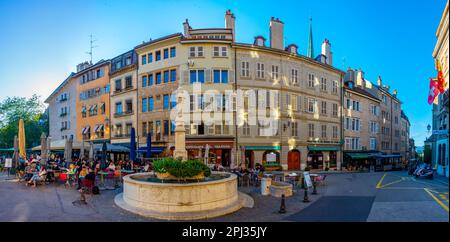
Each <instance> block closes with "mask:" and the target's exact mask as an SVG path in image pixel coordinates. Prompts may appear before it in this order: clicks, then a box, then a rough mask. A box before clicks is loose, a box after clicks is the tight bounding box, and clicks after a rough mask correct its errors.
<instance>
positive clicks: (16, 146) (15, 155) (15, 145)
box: [13, 135, 19, 167]
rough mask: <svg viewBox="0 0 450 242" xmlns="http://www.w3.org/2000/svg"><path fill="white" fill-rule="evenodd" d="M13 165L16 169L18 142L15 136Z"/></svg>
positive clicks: (17, 163) (17, 164)
mask: <svg viewBox="0 0 450 242" xmlns="http://www.w3.org/2000/svg"><path fill="white" fill-rule="evenodd" d="M13 157H14V164H15V166H16V167H18V166H19V140H18V139H17V135H14V155H13Z"/></svg>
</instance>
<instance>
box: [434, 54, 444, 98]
mask: <svg viewBox="0 0 450 242" xmlns="http://www.w3.org/2000/svg"><path fill="white" fill-rule="evenodd" d="M436 65H437V71H438V75H437V89H438V90H439V92H441V93H444V92H445V80H444V76H443V75H442V66H441V62H440V61H439V60H437V64H436Z"/></svg>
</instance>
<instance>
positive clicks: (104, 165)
mask: <svg viewBox="0 0 450 242" xmlns="http://www.w3.org/2000/svg"><path fill="white" fill-rule="evenodd" d="M106 149H107V147H106V142H103V146H102V161H101V163H100V169H102V170H103V169H105V168H106Z"/></svg>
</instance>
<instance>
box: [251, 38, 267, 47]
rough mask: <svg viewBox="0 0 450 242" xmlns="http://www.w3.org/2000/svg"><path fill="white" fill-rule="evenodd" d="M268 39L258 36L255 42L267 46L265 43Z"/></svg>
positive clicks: (257, 44)
mask: <svg viewBox="0 0 450 242" xmlns="http://www.w3.org/2000/svg"><path fill="white" fill-rule="evenodd" d="M265 41H266V39H265V38H264V37H262V36H256V37H255V42H254V43H253V44H254V45H256V46H266V44H265Z"/></svg>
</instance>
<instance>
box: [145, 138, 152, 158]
mask: <svg viewBox="0 0 450 242" xmlns="http://www.w3.org/2000/svg"><path fill="white" fill-rule="evenodd" d="M146 151H147V154H146V156H147V159H150V158H151V157H152V134H151V133H148V134H147V150H146Z"/></svg>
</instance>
